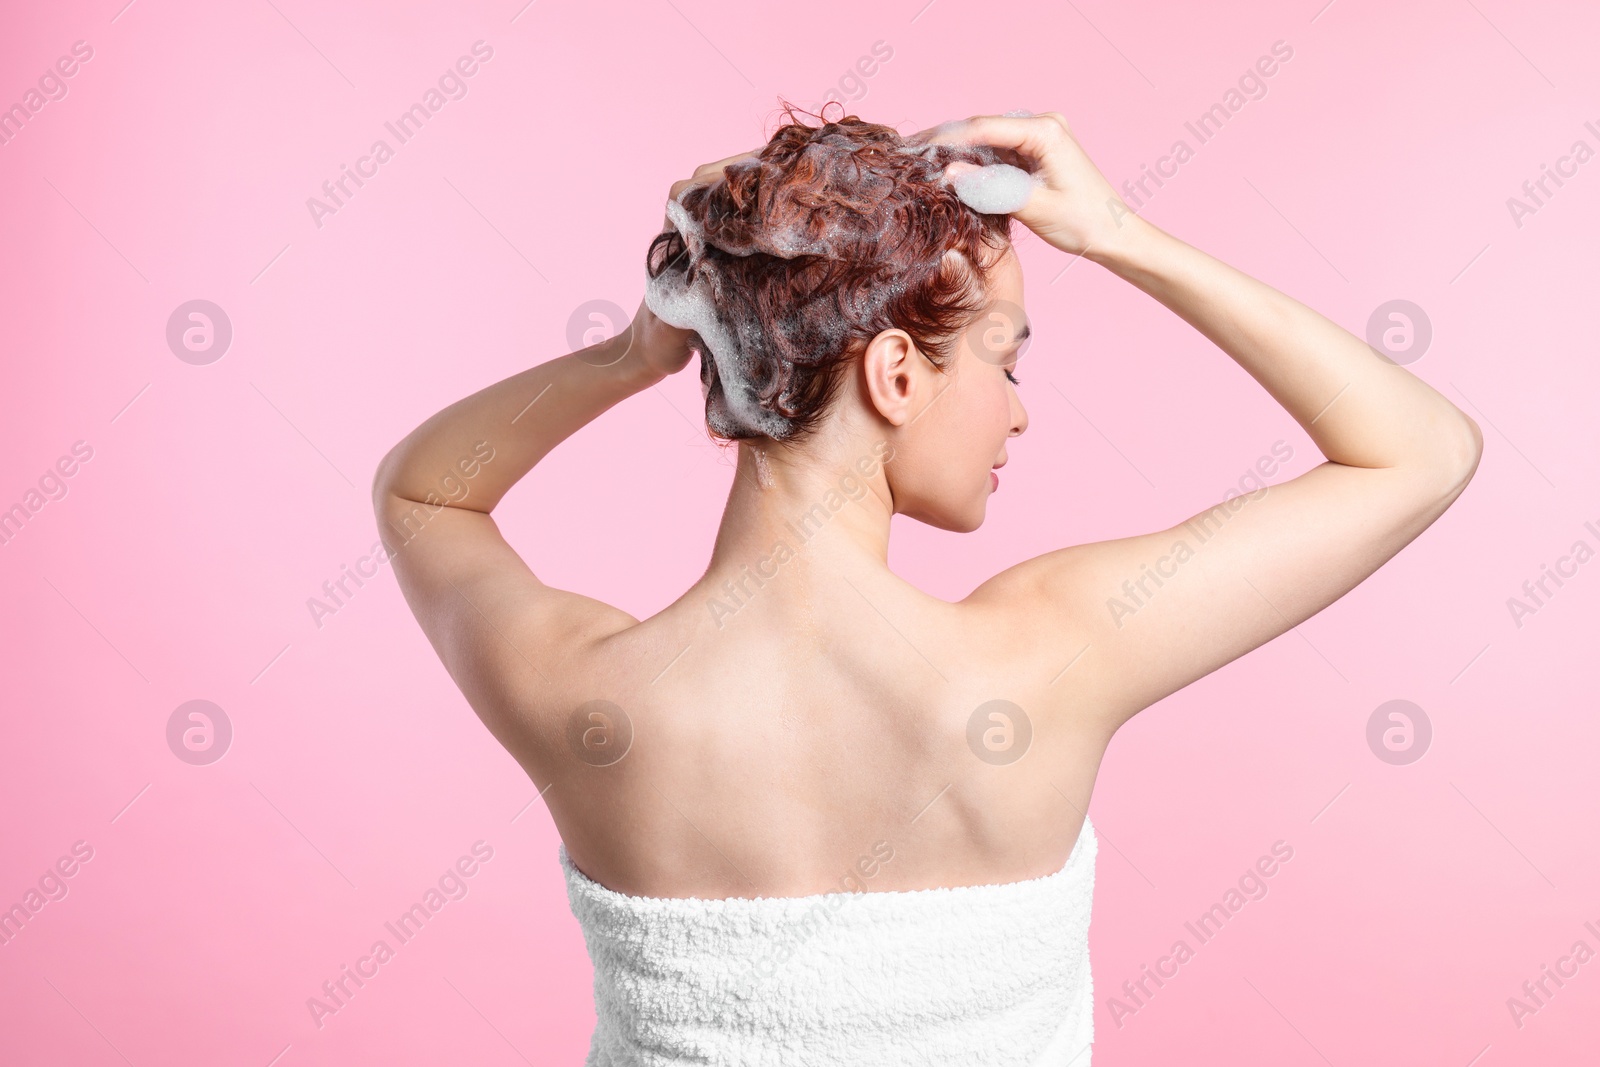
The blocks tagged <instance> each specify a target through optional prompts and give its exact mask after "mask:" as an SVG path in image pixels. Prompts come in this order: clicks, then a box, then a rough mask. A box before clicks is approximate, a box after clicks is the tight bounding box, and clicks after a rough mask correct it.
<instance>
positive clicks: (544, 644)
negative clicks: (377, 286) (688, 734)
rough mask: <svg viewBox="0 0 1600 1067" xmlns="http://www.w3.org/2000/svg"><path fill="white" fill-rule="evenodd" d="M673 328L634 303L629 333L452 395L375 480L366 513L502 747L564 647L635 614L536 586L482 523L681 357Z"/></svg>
mask: <svg viewBox="0 0 1600 1067" xmlns="http://www.w3.org/2000/svg"><path fill="white" fill-rule="evenodd" d="M683 336H684V335H683V334H682V333H681V331H677V330H674V329H672V328H670V327H667V326H665V325H664V324H662V323H661V322H660V321H659V320H657V319H656V318H655V316H653V315H651V314H650V312H649V310H648V309H647V308H645V307H643V306H642V305H641V307H640V309H639V314H638V315H637V316H636V317H635V318H634V320H633V322H632V324H631V325H630V327H629V328H628V329H627V330H624V331H623V332H621V333H619V334H618V335H617V336H616V337H614V338H611V339H610V340H607V341H602V342H601V343H599V344H596V345H592V346H590V347H588V348H585V349H582V350H581V351H578V352H573V353H570V354H568V355H564V356H560V357H558V358H555V359H551V360H549V361H547V362H544V363H541V364H539V365H537V366H535V367H531V368H529V369H528V370H525V371H522V372H521V373H519V374H515V375H512V376H511V377H509V378H507V379H505V380H504V381H501V382H497V383H495V384H494V385H491V386H489V387H488V388H486V389H483V390H480V391H479V392H476V393H473V394H472V395H471V396H469V397H467V398H466V399H464V400H459V401H457V402H456V403H454V404H451V405H450V406H449V407H447V408H445V409H444V410H442V411H440V412H438V413H437V414H435V415H433V416H432V417H431V418H429V419H428V420H427V421H426V422H424V423H423V424H422V425H420V426H418V427H417V428H416V429H415V430H413V431H411V433H410V434H408V435H407V436H406V437H405V438H404V439H403V440H402V441H401V442H400V443H399V444H397V445H395V447H394V448H393V449H391V450H390V451H389V454H388V455H386V456H385V457H384V458H383V461H382V462H381V463H380V464H379V465H378V469H377V472H376V474H375V476H374V478H373V484H372V500H373V509H374V511H375V512H376V513H377V518H378V528H379V531H380V534H381V536H382V538H383V545H384V548H385V550H386V551H387V553H388V556H389V558H390V560H391V561H392V563H393V566H394V571H395V575H396V576H397V578H398V579H399V582H400V588H401V590H402V591H403V592H404V593H405V597H406V601H407V602H408V603H409V604H410V605H411V610H412V612H413V613H414V614H415V615H416V617H417V621H418V622H419V623H420V624H421V626H422V629H423V632H424V633H426V634H427V636H428V640H429V641H430V642H431V643H432V644H433V647H434V650H435V651H436V652H437V653H438V654H439V658H440V659H441V660H442V661H443V662H444V665H445V668H446V669H447V670H449V672H450V674H451V677H453V678H454V679H455V681H456V684H457V685H458V686H460V688H461V690H462V692H463V693H464V694H465V695H466V697H467V699H468V701H469V702H470V703H471V704H472V706H473V708H474V709H475V710H476V711H477V712H478V714H479V716H480V717H482V718H483V720H484V723H485V724H486V725H487V726H488V727H489V729H490V731H491V732H492V733H494V735H495V736H496V737H497V738H498V739H499V740H500V741H501V742H502V743H503V744H505V745H506V747H507V748H509V749H511V750H512V751H513V752H514V753H517V754H518V755H522V754H523V753H522V750H521V748H520V747H519V745H520V743H522V742H524V741H525V740H526V737H527V731H526V730H524V729H522V728H521V727H522V726H523V725H525V724H524V723H523V722H521V721H520V720H521V719H522V718H524V717H526V716H527V715H528V714H530V712H534V711H536V710H537V709H538V706H539V703H540V701H541V700H542V699H543V698H545V697H552V698H556V697H559V696H560V687H559V685H558V680H559V675H560V672H559V669H558V668H559V666H560V663H561V661H562V660H563V659H565V658H566V657H567V656H568V655H569V654H570V651H571V650H572V648H574V647H575V646H576V645H577V644H580V643H582V642H583V641H585V640H588V639H592V638H595V637H598V636H602V635H603V634H605V633H608V632H614V631H615V630H618V629H621V628H623V627H625V626H627V625H631V624H632V623H633V622H634V621H635V620H634V619H633V618H632V617H631V616H629V615H627V614H626V613H625V612H623V611H621V610H619V609H616V608H612V607H610V606H608V605H606V604H602V603H600V602H599V601H596V600H592V599H590V598H588V597H585V596H581V595H579V594H577V593H571V592H567V591H564V590H559V589H554V588H551V587H550V586H547V585H545V584H544V583H543V582H541V581H540V580H539V579H538V578H537V577H536V576H535V575H534V573H533V572H532V571H531V570H530V569H529V568H528V566H527V564H526V563H524V562H523V560H522V558H521V557H520V556H518V555H517V553H516V552H515V551H514V550H513V549H512V548H511V546H510V545H509V544H507V543H506V541H505V539H504V538H503V537H502V536H501V535H500V530H499V527H498V526H497V525H496V524H495V521H494V519H493V518H491V517H490V512H492V511H493V510H494V508H495V506H496V505H497V504H499V503H500V500H501V498H502V497H504V496H505V494H506V492H507V491H508V490H509V489H510V488H511V487H512V486H513V485H515V484H516V483H517V482H518V481H519V480H520V479H521V478H522V477H523V476H524V475H525V474H527V473H528V471H529V470H531V469H532V468H533V466H534V464H536V463H538V462H539V460H541V459H542V458H544V456H545V455H546V454H548V453H549V452H550V450H551V449H553V448H554V447H555V446H556V445H558V444H559V443H561V442H562V441H564V440H566V439H567V438H568V437H569V436H571V435H572V434H573V433H574V432H576V431H577V430H578V429H579V428H580V427H582V426H584V425H585V424H587V423H588V422H590V421H591V420H593V419H594V418H596V417H597V416H599V415H600V414H601V413H602V412H604V411H605V410H607V409H608V408H610V407H611V406H612V405H614V404H616V403H617V402H619V401H621V400H623V399H624V398H626V397H629V396H631V395H633V394H634V393H636V392H638V391H640V390H642V389H645V388H647V387H649V386H651V385H653V384H654V383H656V382H657V381H660V380H661V379H662V378H663V377H665V376H666V375H667V374H669V373H671V372H673V371H675V370H677V369H679V368H680V367H682V366H683V365H684V363H685V362H687V360H688V352H687V350H686V349H684V347H683V345H682V338H683Z"/></svg>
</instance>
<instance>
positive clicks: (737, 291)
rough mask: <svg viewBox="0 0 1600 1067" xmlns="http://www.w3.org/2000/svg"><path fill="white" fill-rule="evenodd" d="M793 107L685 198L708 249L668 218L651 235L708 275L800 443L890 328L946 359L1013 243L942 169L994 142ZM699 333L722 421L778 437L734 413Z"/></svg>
mask: <svg viewBox="0 0 1600 1067" xmlns="http://www.w3.org/2000/svg"><path fill="white" fill-rule="evenodd" d="M823 110H824V112H825V111H826V110H827V107H824V108H823ZM841 110H842V107H841ZM797 111H798V113H799V114H801V115H807V116H810V117H813V118H816V119H819V120H821V125H819V126H811V125H807V124H805V123H803V122H801V121H799V120H798V119H797V117H796V114H797ZM782 112H783V115H784V117H786V118H787V120H788V121H787V122H785V123H784V124H783V125H782V126H780V127H779V128H778V130H777V131H776V132H775V133H774V134H773V135H772V137H771V139H770V140H769V141H768V143H767V144H766V145H765V146H764V147H763V148H762V149H761V150H760V151H759V152H757V153H756V157H755V158H753V159H749V160H740V161H738V162H735V163H732V164H729V165H728V166H727V167H726V168H724V170H723V174H722V177H721V178H720V179H718V180H717V181H714V182H711V183H708V184H703V185H696V186H690V187H689V188H688V189H686V190H684V192H683V194H682V195H681V196H680V198H679V203H680V204H681V205H682V206H683V209H684V211H685V212H686V213H687V216H688V218H689V220H690V221H691V222H692V223H693V224H694V225H696V226H697V227H698V228H699V237H700V238H702V239H703V245H704V247H703V249H702V250H701V251H700V253H699V254H698V255H691V254H689V252H690V249H689V247H688V246H687V245H686V244H685V242H684V239H683V235H682V234H680V233H679V232H678V231H677V229H675V228H669V229H667V230H666V231H665V232H663V233H661V234H660V235H659V236H657V237H656V238H655V240H654V241H652V242H651V245H650V248H649V252H648V253H647V255H646V269H647V271H648V273H649V276H650V277H651V278H656V277H658V276H659V275H661V274H663V273H664V272H668V271H678V272H681V273H682V274H683V275H684V277H683V278H682V279H681V281H682V282H683V283H684V284H692V283H694V282H695V281H696V275H697V274H699V273H704V274H706V275H707V278H706V280H707V281H709V282H710V283H711V292H712V293H713V294H714V298H713V300H714V304H715V308H716V314H717V316H718V319H719V320H720V323H721V325H722V326H723V327H724V329H725V330H727V331H729V332H730V333H731V334H732V335H734V336H737V337H738V338H739V342H738V343H739V344H740V346H741V347H742V348H743V353H742V357H743V365H744V366H745V367H746V368H747V372H748V374H749V378H750V384H751V385H752V386H753V387H754V389H755V390H756V392H757V394H758V396H759V400H760V404H761V407H762V408H763V409H765V410H767V411H770V412H774V413H776V414H778V415H780V416H782V425H783V426H784V427H785V428H786V432H784V433H782V434H781V437H782V438H783V439H785V440H789V439H800V438H803V437H805V436H807V435H808V434H810V433H811V432H812V431H813V430H814V429H815V428H816V426H817V424H818V423H819V421H820V420H821V418H822V416H823V415H824V414H825V413H826V411H827V409H828V407H829V406H830V405H831V403H832V401H833V399H834V397H835V396H836V394H837V392H838V389H839V385H840V382H841V381H842V379H843V373H842V372H843V369H844V368H845V366H846V365H847V364H848V363H849V362H850V361H851V359H852V357H854V356H856V355H858V354H859V353H860V352H861V351H863V350H865V348H866V344H867V342H868V341H870V340H871V339H872V338H873V337H875V336H877V335H878V334H879V333H881V332H883V331H884V330H889V329H896V328H898V329H901V330H904V331H905V332H906V333H907V334H908V335H910V337H911V338H912V340H913V341H914V342H915V344H916V346H917V348H918V349H919V350H920V351H921V352H922V353H923V355H925V356H926V357H927V358H928V360H929V361H930V362H932V363H933V364H934V365H935V366H936V367H939V368H940V369H941V370H943V369H944V368H945V367H946V366H947V365H948V364H949V362H950V357H951V355H952V353H953V351H954V346H955V343H956V339H957V337H958V336H959V334H960V333H961V331H962V330H963V329H965V327H966V326H967V325H969V324H970V323H971V321H972V320H973V318H974V317H975V316H976V315H977V314H978V313H979V312H981V311H982V310H983V308H984V306H985V304H986V302H987V284H986V278H985V272H986V271H987V270H988V269H989V267H990V266H992V264H993V262H994V261H995V259H996V258H998V256H999V254H1000V253H1002V252H1003V251H1004V250H1005V249H1007V248H1009V247H1010V246H1011V230H1010V222H1011V220H1010V216H1008V215H987V214H982V213H980V212H977V211H974V210H973V209H972V208H970V207H968V206H967V205H966V204H964V203H962V201H961V200H960V199H958V198H957V196H956V194H955V192H954V190H953V189H952V188H951V187H950V186H949V185H947V184H945V183H944V182H943V181H942V180H941V179H942V177H943V173H944V169H945V167H946V166H948V165H949V164H950V163H951V162H953V161H955V160H963V161H966V162H971V163H976V164H979V165H983V164H987V163H993V162H995V156H994V154H993V150H992V149H988V148H985V147H983V146H975V145H931V146H921V145H915V144H908V143H907V142H906V140H905V139H904V138H903V137H902V136H901V135H900V134H899V133H898V132H896V131H895V130H894V129H893V128H892V127H889V126H882V125H878V124H877V123H871V122H865V121H863V120H862V119H860V118H858V117H856V116H854V115H846V116H845V117H843V118H841V119H839V120H838V121H832V122H830V121H828V120H826V119H825V118H823V116H821V115H815V114H813V113H811V112H805V111H799V110H798V109H796V108H795V107H794V106H793V105H791V104H788V103H784V106H783V109H782ZM696 243H697V244H698V243H699V242H698V241H697V242H696ZM952 253H955V254H952ZM703 341H704V338H700V337H696V338H695V343H696V344H699V345H700V346H701V359H700V379H701V384H702V385H703V386H704V387H705V391H706V423H707V426H708V427H709V429H710V430H711V432H712V433H713V434H714V435H715V436H717V437H721V438H724V439H728V440H741V439H755V438H762V437H768V436H779V435H773V434H763V433H762V432H761V431H760V430H758V429H756V428H754V427H751V426H749V425H747V424H744V423H742V422H741V421H740V420H739V419H737V418H735V417H733V415H732V414H730V411H729V405H728V403H727V398H726V396H725V395H724V391H723V388H724V383H723V382H722V381H721V379H720V375H719V373H718V370H717V365H716V362H715V361H714V359H713V358H712V356H711V355H710V354H708V352H707V350H706V349H705V348H704V346H703Z"/></svg>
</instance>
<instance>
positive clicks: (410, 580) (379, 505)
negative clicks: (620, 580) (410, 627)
mask: <svg viewBox="0 0 1600 1067" xmlns="http://www.w3.org/2000/svg"><path fill="white" fill-rule="evenodd" d="M373 505H374V509H375V511H376V512H377V518H378V526H379V528H380V531H381V533H382V536H383V543H384V547H385V549H386V550H387V552H388V555H389V559H390V561H391V563H392V565H393V567H394V572H395V576H396V578H397V579H398V580H399V582H400V588H401V591H402V592H403V593H404V594H405V597H406V601H407V603H408V604H409V605H410V606H411V610H412V612H413V614H415V615H416V618H417V622H418V623H419V624H420V625H421V626H422V630H423V632H424V633H425V634H426V635H427V637H428V640H429V642H430V643H432V645H433V648H434V651H435V652H437V653H438V655H439V659H440V660H441V661H442V662H443V663H444V666H445V669H446V670H448V671H449V672H450V676H451V677H452V678H453V679H454V680H455V682H456V685H457V686H458V687H459V688H460V689H461V691H462V693H463V694H464V695H465V696H466V698H467V700H468V702H469V703H470V704H471V705H472V707H473V709H474V710H475V711H476V712H477V713H478V715H479V717H480V718H482V719H483V721H484V724H485V725H486V726H487V727H488V728H489V730H490V732H492V733H493V734H494V735H495V737H496V738H498V739H499V740H500V742H501V743H502V744H504V745H506V747H507V748H509V749H511V750H512V751H513V753H514V754H517V755H519V756H520V755H523V754H524V753H525V751H526V745H527V743H528V742H529V740H530V737H531V735H530V733H529V729H530V727H531V726H532V725H533V720H534V719H535V718H537V717H538V716H539V714H540V713H541V712H542V711H545V710H548V709H550V708H552V707H553V706H554V705H555V703H557V702H559V701H561V700H563V699H565V693H566V690H567V685H568V683H570V681H571V680H572V679H571V674H572V672H571V668H570V663H571V661H572V660H573V658H574V657H575V656H576V655H577V654H578V653H579V651H580V650H581V649H582V648H584V647H585V646H586V645H588V644H590V643H591V642H593V641H595V640H597V639H599V638H600V637H602V636H605V635H607V634H610V633H615V632H617V631H619V630H622V629H625V628H626V627H628V626H631V625H634V624H635V623H636V622H637V620H636V619H634V618H633V617H632V616H630V615H629V614H627V613H626V612H624V611H621V610H619V609H617V608H613V607H611V606H609V605H607V604H603V603H601V602H599V601H597V600H593V599H591V598H589V597H586V596H582V595H580V594H577V593H572V592H568V591H566V590H562V589H556V588H553V587H551V586H548V585H546V584H544V583H543V582H541V581H540V580H539V579H538V578H537V577H535V576H534V574H533V572H532V571H531V570H530V569H529V568H528V566H527V564H526V563H524V562H523V560H522V557H520V556H519V555H517V553H516V551H515V550H514V549H512V547H511V546H510V545H509V544H508V543H507V542H506V540H505V538H504V537H503V536H501V534H500V529H499V526H498V525H497V524H496V523H495V521H494V519H493V518H492V517H491V516H490V515H488V514H487V513H485V512H481V511H475V510H471V509H469V508H464V507H454V506H449V505H443V504H424V503H419V502H417V501H414V500H408V499H405V498H403V497H400V496H397V495H395V494H393V493H391V492H388V491H386V490H384V489H383V488H382V487H381V486H380V487H379V488H378V489H376V490H375V492H374V496H373Z"/></svg>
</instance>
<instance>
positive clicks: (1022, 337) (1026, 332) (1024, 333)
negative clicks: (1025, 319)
mask: <svg viewBox="0 0 1600 1067" xmlns="http://www.w3.org/2000/svg"><path fill="white" fill-rule="evenodd" d="M1032 336H1033V323H1031V322H1030V323H1026V324H1024V325H1023V327H1022V329H1020V330H1018V331H1017V335H1016V336H1015V337H1013V338H1012V339H1011V340H1012V342H1013V343H1019V342H1022V341H1026V340H1027V339H1028V338H1030V337H1032Z"/></svg>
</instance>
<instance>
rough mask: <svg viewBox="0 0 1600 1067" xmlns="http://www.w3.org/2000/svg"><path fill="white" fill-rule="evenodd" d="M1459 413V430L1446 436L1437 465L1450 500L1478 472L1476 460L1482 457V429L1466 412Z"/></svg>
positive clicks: (1459, 493) (1458, 493)
mask: <svg viewBox="0 0 1600 1067" xmlns="http://www.w3.org/2000/svg"><path fill="white" fill-rule="evenodd" d="M1458 411H1459V409H1458ZM1459 414H1460V416H1461V419H1460V427H1459V430H1458V431H1457V432H1455V433H1454V434H1453V435H1452V436H1450V437H1449V438H1448V441H1449V446H1448V447H1447V448H1446V449H1445V451H1444V452H1443V454H1442V458H1441V459H1440V460H1439V462H1438V465H1437V466H1438V470H1439V471H1440V473H1441V475H1442V476H1443V478H1444V484H1445V495H1446V496H1447V497H1449V498H1450V499H1452V500H1454V499H1455V498H1456V497H1457V496H1460V495H1461V491H1462V490H1463V489H1465V488H1466V487H1467V483H1468V482H1470V481H1472V476H1473V475H1474V474H1476V473H1477V472H1478V461H1479V460H1480V459H1481V458H1482V457H1483V431H1482V430H1481V429H1479V428H1478V424H1477V423H1476V422H1474V421H1473V419H1472V417H1471V416H1469V415H1468V414H1466V412H1459Z"/></svg>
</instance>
